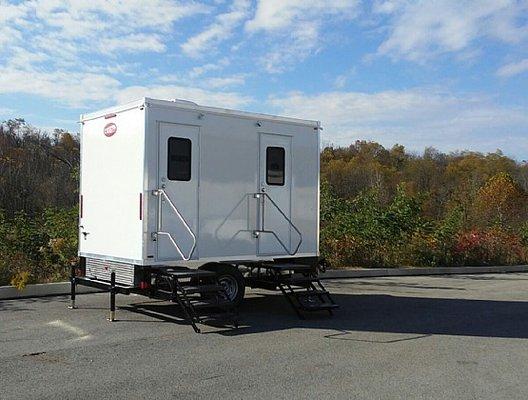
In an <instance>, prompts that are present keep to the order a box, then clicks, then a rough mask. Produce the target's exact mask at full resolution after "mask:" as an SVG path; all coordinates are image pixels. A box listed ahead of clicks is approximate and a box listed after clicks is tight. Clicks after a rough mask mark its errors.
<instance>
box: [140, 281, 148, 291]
mask: <svg viewBox="0 0 528 400" xmlns="http://www.w3.org/2000/svg"><path fill="white" fill-rule="evenodd" d="M149 287H150V285H149V283H148V282H145V281H141V282H139V288H140V289H141V290H144V289H148V288H149Z"/></svg>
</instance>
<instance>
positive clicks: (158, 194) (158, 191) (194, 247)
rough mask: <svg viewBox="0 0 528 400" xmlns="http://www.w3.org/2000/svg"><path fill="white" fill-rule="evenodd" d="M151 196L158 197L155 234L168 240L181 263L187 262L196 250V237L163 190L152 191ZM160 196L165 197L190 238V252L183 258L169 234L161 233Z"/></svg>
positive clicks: (178, 247)
mask: <svg viewBox="0 0 528 400" xmlns="http://www.w3.org/2000/svg"><path fill="white" fill-rule="evenodd" d="M152 194H153V195H155V196H159V199H158V228H157V230H158V231H157V232H156V233H157V234H158V235H165V236H167V237H168V238H169V240H170V242H171V243H172V245H173V246H174V247H175V248H176V251H177V252H178V253H179V254H180V257H181V258H182V259H183V261H189V260H190V259H191V257H192V255H193V253H194V250H195V249H196V235H195V234H194V232H193V231H192V229H191V227H190V226H189V224H188V223H187V221H185V218H183V216H182V215H181V213H180V212H179V211H178V208H177V207H176V206H175V205H174V203H173V202H172V200H171V199H170V197H169V196H168V195H167V193H166V192H165V190H163V189H157V190H153V191H152ZM161 196H163V197H165V199H166V200H167V203H169V205H170V207H171V208H172V211H174V213H175V214H176V216H177V217H178V219H179V220H180V221H181V222H182V224H183V226H184V227H185V229H186V230H187V232H189V234H190V235H191V237H192V240H193V244H192V247H191V250H190V251H189V254H188V255H187V256H185V255H184V254H183V252H182V251H181V249H180V246H178V244H177V243H176V241H175V240H174V238H173V237H172V235H171V234H170V232H163V231H162V225H163V220H162V198H161Z"/></svg>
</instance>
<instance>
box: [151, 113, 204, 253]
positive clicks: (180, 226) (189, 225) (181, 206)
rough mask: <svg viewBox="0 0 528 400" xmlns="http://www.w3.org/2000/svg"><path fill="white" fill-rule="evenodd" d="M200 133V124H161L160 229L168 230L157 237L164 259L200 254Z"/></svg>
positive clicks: (159, 169) (159, 249) (159, 173)
mask: <svg viewBox="0 0 528 400" xmlns="http://www.w3.org/2000/svg"><path fill="white" fill-rule="evenodd" d="M199 136H200V128H199V127H195V126H186V125H178V124H170V123H161V124H160V128H159V157H158V160H159V161H158V162H159V168H158V185H159V186H158V187H159V188H160V189H163V191H164V192H165V194H166V197H165V196H163V195H160V197H161V207H160V208H161V213H160V211H159V210H158V213H160V215H161V221H160V222H161V223H160V225H161V229H159V231H160V232H165V234H158V239H157V240H158V260H161V261H163V260H167V261H169V260H171V261H175V260H176V261H177V260H182V259H184V257H185V258H188V257H190V259H196V258H198V249H197V248H195V249H194V250H193V247H194V243H195V240H198V182H199V162H200V150H199V149H200V147H199ZM171 203H172V204H171ZM178 214H179V215H178ZM169 235H170V236H169ZM193 235H194V237H193ZM176 245H177V246H178V247H179V249H180V251H178V249H177V248H176ZM180 252H181V253H182V254H183V257H182V254H180Z"/></svg>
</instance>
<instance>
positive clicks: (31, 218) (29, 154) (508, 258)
mask: <svg viewBox="0 0 528 400" xmlns="http://www.w3.org/2000/svg"><path fill="white" fill-rule="evenodd" d="M78 186H79V137H78V136H77V135H76V134H73V133H70V132H67V131H65V130H61V129H56V130H55V131H54V132H52V133H47V132H43V131H41V130H39V129H37V128H35V127H33V126H31V125H29V124H28V123H26V122H25V121H24V120H23V119H14V120H8V121H4V122H3V123H2V124H0V285H2V284H9V283H12V284H14V285H16V286H19V287H22V286H23V285H25V284H26V283H28V282H49V281H54V280H59V279H64V278H65V277H66V276H67V273H68V272H67V271H68V266H69V265H71V264H72V263H75V262H76V261H77V260H76V254H77V224H78V221H77V216H78V208H77V207H78V206H77V203H78ZM321 251H322V253H323V255H324V256H325V257H326V258H327V259H328V260H329V261H330V262H331V264H332V265H333V266H334V267H337V268H339V267H350V266H353V267H355V266H358V267H382V266H383V267H396V266H431V267H434V266H450V265H488V264H517V263H528V164H527V163H526V162H518V161H516V160H513V159H511V158H509V157H507V156H505V155H504V154H502V153H501V152H500V151H497V152H495V153H491V154H481V153H477V152H456V153H449V154H446V153H442V152H440V151H438V150H435V149H433V148H428V149H426V150H425V151H424V152H423V153H422V154H414V153H411V152H408V151H406V149H405V148H404V147H403V146H400V145H396V146H394V147H392V148H390V149H387V148H385V147H383V146H382V145H380V144H378V143H374V142H366V141H357V142H355V143H354V144H352V145H350V146H348V147H335V146H329V147H326V148H325V149H323V150H322V152H321Z"/></svg>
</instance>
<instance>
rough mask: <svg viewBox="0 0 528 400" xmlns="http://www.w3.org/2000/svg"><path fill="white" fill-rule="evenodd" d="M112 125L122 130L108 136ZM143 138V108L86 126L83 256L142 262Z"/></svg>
mask: <svg viewBox="0 0 528 400" xmlns="http://www.w3.org/2000/svg"><path fill="white" fill-rule="evenodd" d="M111 122H113V123H115V124H116V126H117V132H116V133H115V134H114V135H113V136H111V137H107V136H105V135H104V133H103V130H104V127H105V125H107V124H108V123H111ZM144 137H145V135H144V110H141V109H139V108H134V109H131V110H128V111H124V112H121V113H117V115H116V116H115V117H113V118H109V119H105V118H104V117H100V118H96V119H92V120H88V121H85V122H84V124H83V127H82V138H81V141H82V142H81V188H80V194H81V195H82V218H81V220H80V225H81V226H82V228H81V234H80V239H79V240H80V244H79V250H80V253H81V255H83V254H85V255H86V254H91V255H101V256H104V257H105V258H118V259H124V260H142V259H143V251H142V239H143V235H142V231H143V226H142V225H143V224H142V221H141V220H140V219H139V212H140V210H139V201H140V200H139V197H140V194H142V193H143V173H144V171H143V169H144V162H143V161H144ZM143 195H144V194H143ZM83 232H86V233H87V235H86V236H85V235H83V234H82V233H83Z"/></svg>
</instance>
